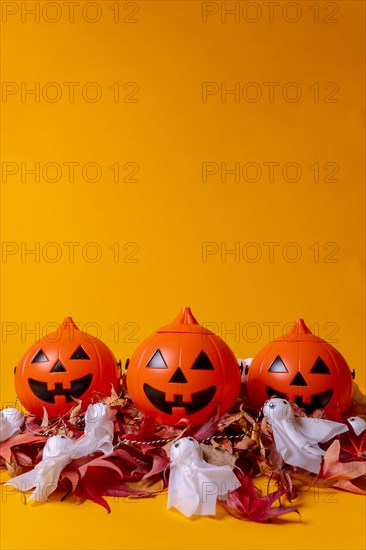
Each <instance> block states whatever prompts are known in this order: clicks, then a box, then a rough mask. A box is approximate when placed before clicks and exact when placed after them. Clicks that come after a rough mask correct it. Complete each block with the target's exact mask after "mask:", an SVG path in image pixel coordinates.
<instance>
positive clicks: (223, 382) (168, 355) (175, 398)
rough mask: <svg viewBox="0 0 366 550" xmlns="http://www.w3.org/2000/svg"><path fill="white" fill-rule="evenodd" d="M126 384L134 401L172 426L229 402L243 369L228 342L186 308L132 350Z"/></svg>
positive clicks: (204, 416)
mask: <svg viewBox="0 0 366 550" xmlns="http://www.w3.org/2000/svg"><path fill="white" fill-rule="evenodd" d="M127 387H128V391H129V393H130V396H131V399H132V400H133V401H134V402H135V404H136V406H137V407H138V408H139V409H140V410H141V411H142V412H143V413H144V414H145V415H146V416H148V417H150V418H153V419H155V420H156V421H157V422H160V423H163V424H170V425H172V424H176V423H178V422H179V420H181V418H183V417H184V418H189V420H190V421H191V422H192V424H195V425H198V424H202V423H204V422H205V421H207V420H208V418H209V417H210V415H212V414H213V413H214V412H216V410H218V411H219V412H220V414H223V413H224V412H226V411H227V410H228V409H229V408H230V407H231V405H232V404H233V403H234V401H235V399H236V397H237V395H238V393H239V390H240V371H239V367H238V364H237V361H236V359H235V357H234V355H233V353H232V351H231V350H230V348H229V347H228V346H227V345H226V343H225V342H224V341H223V340H221V338H219V337H218V336H217V335H215V334H213V333H212V332H211V331H209V330H207V329H205V328H204V327H202V326H200V325H199V324H198V322H197V321H196V319H195V318H194V317H193V315H192V313H191V311H190V309H189V308H183V310H182V312H181V313H180V315H179V316H178V317H177V318H176V319H175V320H174V321H173V323H172V324H171V325H169V326H167V327H164V328H162V329H160V330H158V331H157V332H156V333H155V334H153V335H152V336H150V338H148V339H147V340H145V342H143V343H142V344H141V346H140V347H139V348H138V349H137V350H136V352H135V353H134V354H133V356H132V358H131V361H130V363H129V365H128V371H127Z"/></svg>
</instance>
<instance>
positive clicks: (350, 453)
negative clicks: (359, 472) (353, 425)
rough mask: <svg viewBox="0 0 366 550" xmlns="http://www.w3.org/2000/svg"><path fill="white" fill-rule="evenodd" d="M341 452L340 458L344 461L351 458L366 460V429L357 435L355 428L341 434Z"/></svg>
mask: <svg viewBox="0 0 366 550" xmlns="http://www.w3.org/2000/svg"><path fill="white" fill-rule="evenodd" d="M340 442H341V452H340V459H341V460H342V461H343V462H348V461H350V460H357V461H365V460H366V431H363V432H362V433H361V434H360V435H358V436H357V435H356V434H355V432H354V431H353V429H351V430H349V431H348V432H345V433H343V434H341V436H340Z"/></svg>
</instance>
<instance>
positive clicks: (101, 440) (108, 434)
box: [6, 403, 114, 502]
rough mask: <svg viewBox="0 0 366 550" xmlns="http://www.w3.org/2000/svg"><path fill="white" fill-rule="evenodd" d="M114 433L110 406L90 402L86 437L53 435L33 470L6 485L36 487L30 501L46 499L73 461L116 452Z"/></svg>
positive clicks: (21, 489)
mask: <svg viewBox="0 0 366 550" xmlns="http://www.w3.org/2000/svg"><path fill="white" fill-rule="evenodd" d="M113 433H114V429H113V422H112V420H110V419H109V409H108V407H107V405H105V404H103V403H96V404H95V405H89V407H88V408H87V411H86V413H85V430H84V436H82V437H81V438H79V439H78V440H77V441H76V443H74V442H73V441H72V440H71V439H69V438H68V437H66V436H65V435H54V436H52V437H50V438H49V439H48V440H47V443H46V445H45V446H44V449H43V456H42V460H41V462H39V463H38V464H37V465H36V466H35V467H34V468H33V470H31V471H30V472H26V473H24V474H21V475H19V476H17V477H15V478H13V479H11V480H10V481H8V482H7V483H6V485H10V486H12V487H15V488H16V489H18V490H19V491H23V492H26V491H29V490H30V489H32V488H33V487H34V488H35V489H34V491H33V493H32V494H31V496H30V497H29V500H35V501H36V502H45V501H46V500H47V499H48V498H49V496H50V495H51V493H53V491H55V489H56V488H57V485H58V480H59V477H60V474H61V472H62V470H63V469H64V468H65V466H67V464H68V463H69V462H71V460H73V459H74V458H80V457H82V456H88V455H90V454H92V453H95V452H97V451H101V452H102V453H104V454H110V453H111V452H112V451H113V444H112V441H113Z"/></svg>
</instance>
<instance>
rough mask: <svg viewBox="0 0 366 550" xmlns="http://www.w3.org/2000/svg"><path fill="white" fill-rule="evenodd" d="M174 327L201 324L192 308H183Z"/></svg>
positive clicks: (174, 322) (173, 323) (175, 320)
mask: <svg viewBox="0 0 366 550" xmlns="http://www.w3.org/2000/svg"><path fill="white" fill-rule="evenodd" d="M172 325H199V322H198V321H197V319H196V318H195V316H194V315H193V313H192V311H191V308H190V307H182V310H181V312H180V313H179V315H178V317H176V318H175V319H174V321H173V322H172Z"/></svg>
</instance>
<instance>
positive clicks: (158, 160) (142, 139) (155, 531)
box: [1, 0, 365, 549]
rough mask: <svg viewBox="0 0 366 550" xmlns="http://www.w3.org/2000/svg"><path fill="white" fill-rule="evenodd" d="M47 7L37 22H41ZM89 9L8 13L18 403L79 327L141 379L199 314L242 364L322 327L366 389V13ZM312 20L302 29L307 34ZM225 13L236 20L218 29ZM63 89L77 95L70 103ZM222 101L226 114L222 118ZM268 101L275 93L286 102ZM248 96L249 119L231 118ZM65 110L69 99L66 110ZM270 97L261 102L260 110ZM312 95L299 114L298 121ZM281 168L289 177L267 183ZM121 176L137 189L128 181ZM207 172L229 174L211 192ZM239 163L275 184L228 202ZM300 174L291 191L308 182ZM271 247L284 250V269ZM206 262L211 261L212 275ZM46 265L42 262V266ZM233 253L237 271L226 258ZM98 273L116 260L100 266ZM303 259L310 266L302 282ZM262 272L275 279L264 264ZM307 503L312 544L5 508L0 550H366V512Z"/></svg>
mask: <svg viewBox="0 0 366 550" xmlns="http://www.w3.org/2000/svg"><path fill="white" fill-rule="evenodd" d="M35 4H38V6H39V10H40V11H39V14H40V15H39V21H36V16H34V15H31V14H28V15H27V14H26V10H27V9H31V8H33V9H34V6H35ZM55 4H57V5H56V7H55ZM90 4H93V3H90V2H85V1H80V2H79V3H78V5H77V6H76V7H75V13H74V21H73V22H72V20H71V21H70V19H72V18H71V16H70V12H69V11H68V10H69V8H68V7H67V6H65V2H62V1H58V2H45V1H40V2H38V3H37V2H5V1H2V2H1V5H2V9H3V14H2V15H3V20H2V66H3V69H2V79H3V86H5V88H3V91H4V90H5V93H4V94H3V96H2V103H1V111H2V120H3V122H2V137H3V145H2V163H3V164H2V168H3V172H2V241H3V251H2V252H3V254H2V264H1V267H2V289H3V292H2V312H1V315H2V361H1V403H2V404H3V405H4V404H9V403H11V402H13V401H14V398H15V394H14V387H13V367H14V365H15V364H16V363H17V361H18V360H19V358H20V356H21V355H22V353H23V352H24V351H25V349H26V348H27V347H28V346H30V345H31V343H32V342H33V341H34V340H35V338H36V337H38V336H40V335H42V333H43V332H44V331H47V329H49V328H51V329H54V323H60V322H61V321H62V319H63V318H64V317H65V316H66V315H72V316H73V318H74V320H75V321H76V322H78V323H79V324H80V326H81V327H84V328H88V329H89V331H90V332H92V333H94V334H97V335H98V336H99V337H101V338H102V339H103V340H104V341H105V342H106V343H107V344H108V345H109V346H110V347H111V349H112V350H113V351H114V353H115V355H116V356H117V357H118V358H121V359H122V360H123V362H124V361H125V360H126V358H127V357H129V356H130V355H131V353H132V352H133V350H134V349H135V348H136V346H137V344H138V342H140V341H141V340H142V339H143V338H145V337H146V336H148V335H149V334H150V333H151V332H152V331H154V330H155V329H156V328H158V327H160V326H162V325H165V324H167V323H169V322H170V321H171V320H172V319H173V318H174V317H175V316H176V315H177V313H178V311H179V310H180V308H181V307H182V306H183V305H189V306H191V308H192V310H193V313H194V314H195V315H196V317H197V318H198V319H199V321H200V322H201V323H210V324H211V328H215V330H217V331H218V333H219V334H220V335H221V336H222V337H223V338H225V340H226V341H227V343H228V344H229V345H230V346H231V347H232V349H233V351H234V352H235V353H236V355H237V356H239V357H249V356H253V354H255V353H256V351H258V350H259V349H260V347H261V346H263V345H264V344H265V343H266V342H268V340H270V339H271V336H278V335H280V334H281V332H282V330H283V328H284V327H285V326H286V325H287V324H288V323H289V322H291V321H293V320H294V319H295V318H296V317H303V318H304V319H305V321H306V322H307V324H309V325H310V326H312V327H313V328H314V329H315V330H316V332H317V333H318V334H319V335H320V336H321V337H323V338H326V339H328V340H329V341H331V342H332V343H333V345H335V346H336V347H337V348H338V349H339V350H340V351H341V353H342V354H343V355H344V356H345V357H346V359H347V361H348V362H349V365H350V367H351V368H355V369H356V381H357V382H358V383H359V385H360V387H361V388H362V389H365V373H364V361H365V357H364V335H365V310H364V285H363V280H364V187H363V182H364V146H365V143H364V128H363V120H364V109H363V108H364V85H363V84H364V83H363V71H364V57H363V41H364V2H363V1H353V0H347V1H338V2H328V3H327V2H323V1H320V2H308V1H298V2H295V3H293V2H292V3H291V2H283V1H281V2H280V3H279V5H278V6H277V5H276V6H275V7H274V12H273V18H272V20H271V13H270V11H269V7H268V6H266V3H265V2H263V1H257V2H252V3H251V4H252V5H251V6H250V5H249V4H250V3H249V2H238V3H237V4H238V5H239V9H240V13H239V15H236V16H235V15H225V7H226V8H227V9H230V8H232V7H233V6H234V5H235V2H226V3H221V2H210V3H208V4H209V5H208V4H207V3H206V4H204V5H203V3H202V2H200V1H195V0H192V1H188V0H186V1H178V0H177V1H175V0H172V1H168V0H167V1H155V0H150V1H147V0H146V1H141V2H122V1H121V2H112V1H109V0H103V1H99V2H95V3H94V4H97V7H95V6H94V7H93V6H92V5H91V6H90ZM289 4H296V6H295V7H294V6H291V5H289ZM45 6H46V8H45ZM117 6H118V7H119V15H118V17H119V21H117V22H116V21H114V18H115V17H117V12H116V10H117ZM299 6H300V8H299ZM111 7H113V9H114V11H113V10H111V9H110V8H111ZM36 9H38V8H37V6H36ZM299 9H300V10H301V14H300V17H299V20H298V21H296V22H295V21H293V22H291V21H289V20H290V19H292V20H294V19H296V15H298V13H299V12H298V10H299ZM22 10H23V11H22ZM207 10H212V11H213V12H216V11H217V13H212V15H207V17H206V19H207V20H206V22H204V19H205V17H204V13H205V12H207ZM316 10H318V11H316ZM11 12H14V13H13V14H11ZM60 14H61V15H60ZM59 15H60V17H59V20H56V19H58V16H59ZM99 16H100V19H99V20H98V21H95V22H94V23H92V22H90V20H91V19H93V18H96V19H98V18H99ZM235 17H237V20H235ZM256 17H258V21H257V22H253V20H254V19H256ZM52 20H54V22H51V21H52ZM248 20H252V22H250V21H248ZM52 82H53V83H56V87H55V86H54V87H53V88H52V86H50V85H49V83H52ZM65 82H75V83H78V84H75V98H74V101H73V102H71V101H69V95H68V92H69V89H70V88H69V87H68V85H65V84H64V83H65ZM90 82H94V83H97V86H98V90H101V92H102V96H101V98H100V100H98V101H95V102H93V101H91V99H93V97H92V92H93V90H94V91H95V89H96V88H93V87H89V88H88V87H87V85H88V83H90ZM207 82H210V83H213V84H211V88H210V90H211V91H212V93H211V94H210V95H208V96H206V97H204V98H203V96H202V89H203V87H205V86H206V84H203V83H207ZM269 82H275V83H276V84H275V85H274V96H273V97H270V96H269V85H268V83H269ZM22 83H23V84H22ZM37 83H39V84H37ZM115 83H118V86H119V91H120V97H119V101H117V102H116V101H115V99H117V98H116V96H115V90H116V89H117V85H116V84H115ZM131 83H133V84H131ZM235 83H239V84H237V86H239V90H240V96H239V97H235V96H234V95H227V96H225V95H223V96H221V93H220V91H221V89H222V90H225V87H226V89H227V90H229V89H232V88H233V87H234V86H235ZM250 83H252V84H250ZM265 83H267V84H265ZM289 83H295V84H289ZM314 83H318V84H314ZM22 86H23V88H27V89H31V88H35V87H37V86H39V89H40V94H39V101H36V100H35V99H38V98H35V96H34V95H29V94H28V95H23V97H22V94H21V90H22ZM69 86H70V85H69ZM85 86H86V88H85ZM124 86H125V88H124ZM17 87H18V88H17ZM110 87H112V89H110ZM137 88H138V91H137V93H136V94H134V95H132V92H133V91H135V90H137ZM17 89H19V91H17ZM55 90H56V91H57V90H61V97H60V98H59V100H57V101H54V102H52V101H51V100H52V97H53V95H52V94H53V93H55ZM216 90H218V91H217V92H216ZM255 90H259V91H260V92H261V93H262V96H261V98H260V99H258V101H256V102H254V101H251V99H252V98H253V94H254V91H255ZM296 90H301V93H302V97H301V99H299V100H298V101H291V98H293V97H294V96H293V94H294V91H296ZM317 90H319V96H317ZM6 92H12V93H6ZM83 92H84V96H83ZM89 93H90V95H88V94H89ZM42 94H43V95H42ZM286 94H287V95H286ZM45 98H46V99H45ZM56 99H58V98H56ZM126 99H127V101H126ZM128 99H130V100H131V99H134V100H137V101H132V102H131V101H130V102H128ZM204 99H205V100H204ZM70 162H71V163H72V162H76V163H79V165H78V166H76V167H75V178H74V181H70V179H71V178H70V177H69V172H68V169H67V166H68V165H65V164H64V163H70ZM272 162H275V163H279V166H277V165H276V167H275V172H274V181H269V177H268V170H269V169H268V163H272ZM4 163H7V164H4ZM35 163H39V165H40V169H41V175H40V181H39V182H36V181H35V178H34V176H32V175H31V174H27V173H23V174H22V166H25V167H26V168H28V169H30V168H32V166H33V167H34V165H35ZM48 163H56V167H57V166H59V167H61V169H62V170H61V171H62V173H61V177H60V179H59V181H55V182H52V181H50V180H51V179H52V178H53V177H55V174H56V172H52V170H55V168H54V166H55V165H53V168H52V166H51V167H50V168H48V169H47V168H44V167H45V166H46V167H47V165H48ZM88 163H96V164H97V165H98V166H99V167H100V170H101V172H102V175H101V177H100V179H99V181H95V182H91V181H88V179H89V180H90V179H93V177H94V173H93V171H92V168H91V169H90V172H87V177H85V174H84V176H83V172H82V168H83V167H84V166H85V165H87V164H88ZM115 163H119V165H120V177H119V181H118V182H115V181H114V180H113V176H114V172H113V171H112V170H111V169H110V168H109V167H110V166H112V165H115ZM128 163H133V164H128ZM203 163H211V164H210V167H211V168H212V167H214V168H217V169H218V173H216V174H213V175H209V176H207V181H206V182H204V181H202V179H203V178H202V166H203ZM222 163H225V164H224V165H226V167H227V168H228V169H230V168H233V167H234V165H235V163H240V168H241V169H242V168H244V173H245V170H246V169H248V170H249V172H247V174H248V177H247V179H253V178H254V176H253V172H252V171H250V170H254V168H253V165H252V168H250V163H256V165H255V166H257V167H258V165H259V166H260V168H261V170H262V176H261V177H260V178H259V180H258V181H257V182H254V181H246V180H245V178H244V177H243V174H242V173H241V174H240V178H239V179H240V181H235V177H234V176H233V175H227V179H226V181H221V178H220V176H221V175H222V171H221V172H220V166H221V164H222ZM265 163H267V164H265ZM288 163H296V164H297V166H300V168H301V177H300V179H299V181H297V182H290V181H286V179H284V177H282V169H283V167H284V166H286V165H287V164H288ZM315 163H318V165H319V181H316V178H315V176H314V174H315V172H314V170H315V168H314V165H315ZM328 163H332V164H328ZM126 165H127V166H126ZM136 165H137V167H138V172H137V173H136V174H135V175H134V176H131V178H130V179H137V180H138V181H123V179H126V175H127V174H129V173H131V171H132V170H133V168H134V167H136ZM248 166H249V168H248ZM310 166H312V167H313V168H310ZM334 166H336V167H338V174H337V175H335V176H333V178H332V177H331V172H332V169H333V168H332V167H334ZM131 167H132V168H131ZM245 167H246V168H245ZM9 170H10V171H11V170H14V171H16V173H15V174H14V175H11V174H9ZM42 170H45V172H44V174H45V177H43V174H42ZM47 170H50V171H49V172H48V171H47ZM287 174H289V177H287V179H290V178H293V177H294V176H293V174H294V172H292V171H291V166H290V168H289V172H287ZM56 175H57V174H56ZM22 176H23V180H24V181H22ZM55 179H57V178H56V177H55ZM329 179H335V180H337V181H329ZM70 242H74V243H78V244H76V245H75V255H74V258H73V261H71V259H72V258H71V257H70V255H69V250H70V245H65V244H64V243H70ZM270 242H271V243H278V244H276V245H273V246H274V249H273V250H274V254H273V256H271V255H270V248H269V245H268V244H265V243H270ZM22 243H23V244H22ZM36 243H39V244H36ZM50 243H54V244H50ZM90 243H96V244H90ZM115 243H118V244H115ZM131 243H132V244H131ZM204 243H211V244H210V247H211V248H210V251H211V252H212V254H210V255H207V256H206V257H203V249H204V247H205V246H207V245H205V244H204ZM235 243H238V244H235ZM248 243H252V244H251V245H248ZM288 243H295V244H291V245H289V244H288ZM315 243H318V245H316V244H315ZM35 247H39V255H38V256H37V255H31V254H24V251H25V249H32V248H33V249H34V248H35ZM110 247H112V248H110ZM235 247H237V250H239V256H238V255H236V256H235V255H233V254H231V255H230V254H225V249H226V250H230V249H233V248H235ZM238 247H239V248H238ZM117 250H118V251H119V257H117V255H116V251H117ZM22 251H23V255H22ZM95 251H98V252H99V254H100V255H101V257H100V259H99V260H98V261H95V262H93V261H92V259H93V254H94V252H95ZM258 251H259V252H258ZM296 251H300V252H301V258H299V259H298V261H296V262H294V261H291V259H292V258H293V257H294V253H295V252H296ZM255 253H258V254H259V253H261V257H260V258H258V261H251V260H252V259H253V257H254V256H255ZM37 254H38V252H37ZM55 254H58V257H57V256H56V257H55V256H54V255H55ZM52 259H56V260H57V261H52ZM131 260H134V261H131ZM204 260H206V261H204ZM271 327H273V332H271ZM32 330H33V331H35V332H33V333H32ZM230 331H234V332H230ZM300 500H301V502H300V504H299V509H300V511H301V516H302V523H301V524H300V523H299V522H298V519H297V517H296V516H294V515H293V516H290V515H289V517H288V524H286V525H284V521H285V520H282V522H280V523H282V524H281V525H278V524H277V525H264V526H262V525H256V524H253V523H249V522H245V523H244V522H239V521H237V520H234V519H232V518H230V517H229V516H228V515H226V514H225V513H224V512H223V511H222V510H220V511H219V513H218V518H217V519H216V520H214V519H211V518H201V519H197V520H187V519H185V518H184V517H183V516H180V515H179V514H177V513H173V512H167V511H166V510H165V508H166V496H165V495H162V496H159V497H158V498H157V499H153V500H150V501H148V500H144V501H139V502H134V503H130V502H122V501H121V500H120V501H117V502H113V500H111V506H112V514H111V515H110V516H107V514H106V513H105V511H104V510H103V509H101V508H99V507H98V506H96V505H92V504H89V503H87V504H85V505H82V506H79V507H76V506H73V505H71V504H61V503H53V504H46V505H43V506H26V507H25V506H23V504H22V499H21V496H20V495H19V494H16V495H15V494H13V493H12V494H7V493H6V492H5V489H3V490H2V504H1V514H2V515H1V536H2V541H1V543H2V548H4V549H5V548H17V549H20V548H52V549H57V548H70V549H71V548H106V549H109V548H111V549H112V548H177V549H179V548H243V547H250V548H303V549H307V548H329V549H331V548H332V549H333V548H339V549H341V548H342V549H343V548H362V547H363V546H364V544H365V522H364V511H365V510H364V499H363V498H362V497H359V496H356V495H350V494H346V493H341V492H337V493H336V494H335V495H333V494H330V491H328V492H325V493H321V494H320V495H314V494H313V493H312V492H310V493H309V494H308V495H303V496H302V498H301V499H300ZM285 517H286V516H285Z"/></svg>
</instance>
